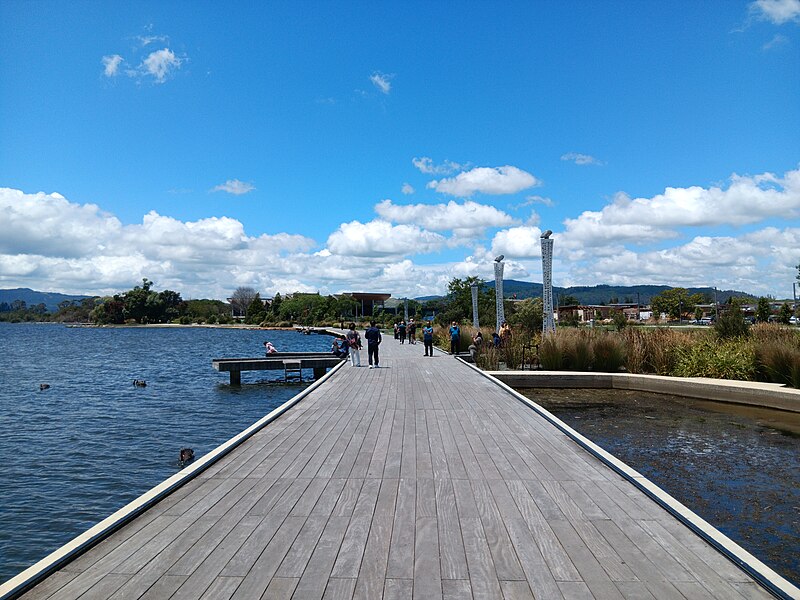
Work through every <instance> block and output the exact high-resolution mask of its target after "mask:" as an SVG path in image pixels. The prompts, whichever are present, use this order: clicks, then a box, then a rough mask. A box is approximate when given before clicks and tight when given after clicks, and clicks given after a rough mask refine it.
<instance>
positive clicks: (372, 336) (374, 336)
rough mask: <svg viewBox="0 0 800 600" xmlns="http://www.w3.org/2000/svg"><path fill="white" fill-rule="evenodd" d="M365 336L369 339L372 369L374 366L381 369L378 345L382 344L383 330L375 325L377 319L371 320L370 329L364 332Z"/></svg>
mask: <svg viewBox="0 0 800 600" xmlns="http://www.w3.org/2000/svg"><path fill="white" fill-rule="evenodd" d="M364 338H365V339H366V340H367V359H368V361H369V368H370V369H371V368H372V367H373V366H374V367H375V368H376V369H379V368H380V366H381V365H380V359H379V358H378V346H380V344H381V330H380V329H378V328H377V327H376V326H375V321H370V323H369V329H367V331H366V332H364ZM373 359H374V360H373Z"/></svg>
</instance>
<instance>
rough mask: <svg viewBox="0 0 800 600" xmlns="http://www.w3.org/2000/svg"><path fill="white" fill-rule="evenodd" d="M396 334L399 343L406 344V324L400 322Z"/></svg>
mask: <svg viewBox="0 0 800 600" xmlns="http://www.w3.org/2000/svg"><path fill="white" fill-rule="evenodd" d="M397 333H398V335H399V336H400V343H401V344H405V343H406V322H405V321H400V324H399V325H398V326H397Z"/></svg>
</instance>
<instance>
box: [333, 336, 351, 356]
mask: <svg viewBox="0 0 800 600" xmlns="http://www.w3.org/2000/svg"><path fill="white" fill-rule="evenodd" d="M347 351H348V345H347V338H345V337H343V336H342V337H335V338H333V343H332V344H331V352H332V353H333V355H334V356H335V357H337V358H347Z"/></svg>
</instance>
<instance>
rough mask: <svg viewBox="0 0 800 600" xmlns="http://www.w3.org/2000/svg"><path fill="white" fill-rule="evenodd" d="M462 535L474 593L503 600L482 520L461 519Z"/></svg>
mask: <svg viewBox="0 0 800 600" xmlns="http://www.w3.org/2000/svg"><path fill="white" fill-rule="evenodd" d="M460 522H461V533H462V535H463V536H464V549H465V551H466V555H467V563H468V564H469V582H470V585H471V587H472V593H473V595H474V596H477V597H479V598H487V599H498V600H501V599H502V597H503V592H502V591H501V589H500V581H499V580H498V579H497V573H496V571H495V568H494V561H493V560H492V556H491V553H490V552H489V544H488V542H487V541H486V535H485V533H484V531H483V526H482V524H481V520H480V519H461V521H460Z"/></svg>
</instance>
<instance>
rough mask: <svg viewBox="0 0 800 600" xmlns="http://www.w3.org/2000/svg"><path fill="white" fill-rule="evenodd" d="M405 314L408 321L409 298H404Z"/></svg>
mask: <svg viewBox="0 0 800 600" xmlns="http://www.w3.org/2000/svg"><path fill="white" fill-rule="evenodd" d="M403 316H404V317H405V322H406V323H408V298H403Z"/></svg>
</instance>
